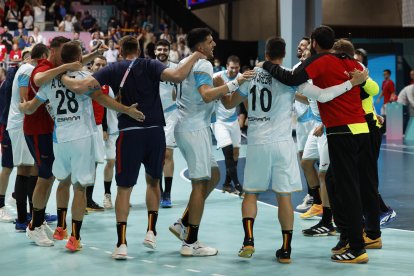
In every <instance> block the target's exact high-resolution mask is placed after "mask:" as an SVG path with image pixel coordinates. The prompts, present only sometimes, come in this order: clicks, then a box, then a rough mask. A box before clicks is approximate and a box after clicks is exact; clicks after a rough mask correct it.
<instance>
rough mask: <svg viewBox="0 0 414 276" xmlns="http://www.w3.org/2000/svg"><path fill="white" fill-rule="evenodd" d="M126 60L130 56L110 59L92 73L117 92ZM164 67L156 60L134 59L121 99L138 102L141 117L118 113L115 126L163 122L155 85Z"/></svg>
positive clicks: (138, 125) (125, 101)
mask: <svg viewBox="0 0 414 276" xmlns="http://www.w3.org/2000/svg"><path fill="white" fill-rule="evenodd" d="M130 64H131V61H130V60H123V61H119V62H114V63H110V64H108V66H106V67H104V68H102V69H101V70H99V71H98V72H96V73H94V74H93V77H94V78H95V79H96V80H97V81H98V82H99V83H100V85H101V86H102V85H109V86H110V87H111V88H112V89H113V91H114V93H115V95H116V96H117V95H118V93H119V86H120V84H121V81H122V78H123V77H124V75H125V72H126V70H127V68H128V66H129V65H130ZM166 68H167V67H166V66H165V65H164V64H162V63H161V62H159V61H157V60H151V59H141V58H139V59H137V60H136V61H135V63H134V65H133V67H132V69H131V71H130V72H129V75H128V77H127V79H126V81H125V84H124V87H123V88H122V91H121V102H122V104H124V105H126V106H130V105H132V104H134V103H138V109H139V110H140V111H141V112H142V113H144V115H145V121H144V122H138V121H136V120H134V119H132V118H131V117H129V116H128V115H125V114H122V115H121V116H120V117H119V121H118V127H119V130H123V129H129V128H136V127H150V126H164V125H165V120H164V112H163V109H162V105H161V98H160V89H159V86H160V78H161V73H162V72H163V71H164V70H165V69H166Z"/></svg>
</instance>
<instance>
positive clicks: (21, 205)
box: [14, 175, 29, 223]
mask: <svg viewBox="0 0 414 276" xmlns="http://www.w3.org/2000/svg"><path fill="white" fill-rule="evenodd" d="M28 182H29V177H28V176H23V175H18V176H16V183H15V185H14V195H15V197H16V207H17V220H18V221H19V222H20V223H24V222H26V220H27V185H28Z"/></svg>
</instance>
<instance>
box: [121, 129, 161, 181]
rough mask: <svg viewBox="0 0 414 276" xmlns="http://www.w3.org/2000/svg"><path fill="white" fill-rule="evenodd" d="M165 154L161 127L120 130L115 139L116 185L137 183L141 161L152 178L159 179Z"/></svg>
mask: <svg viewBox="0 0 414 276" xmlns="http://www.w3.org/2000/svg"><path fill="white" fill-rule="evenodd" d="M164 155H165V134H164V128H163V127H153V128H145V129H134V130H128V131H120V132H119V136H118V140H117V141H116V163H115V167H116V174H115V179H116V183H117V185H118V186H121V187H132V186H134V185H135V184H136V183H137V179H138V174H139V169H140V167H141V163H142V164H144V167H145V172H146V173H147V174H148V175H150V176H151V177H152V178H156V179H161V177H162V168H163V163H164Z"/></svg>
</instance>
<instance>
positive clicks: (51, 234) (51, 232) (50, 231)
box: [42, 221, 55, 241]
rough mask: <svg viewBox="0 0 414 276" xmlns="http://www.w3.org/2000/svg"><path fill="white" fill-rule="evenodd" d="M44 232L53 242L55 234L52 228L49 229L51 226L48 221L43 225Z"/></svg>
mask: <svg viewBox="0 0 414 276" xmlns="http://www.w3.org/2000/svg"><path fill="white" fill-rule="evenodd" d="M42 227H43V230H44V231H45V233H46V235H47V237H48V238H49V240H52V241H53V234H54V233H55V232H54V231H53V230H52V228H50V227H49V225H48V224H47V222H46V221H44V222H43V224H42Z"/></svg>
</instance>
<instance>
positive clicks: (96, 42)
mask: <svg viewBox="0 0 414 276" xmlns="http://www.w3.org/2000/svg"><path fill="white" fill-rule="evenodd" d="M101 44H105V41H103V40H102V39H101V38H100V33H99V32H94V33H93V35H92V40H91V42H89V48H90V51H91V52H93V51H95V50H96V49H98V48H99V46H100V45H101Z"/></svg>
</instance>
